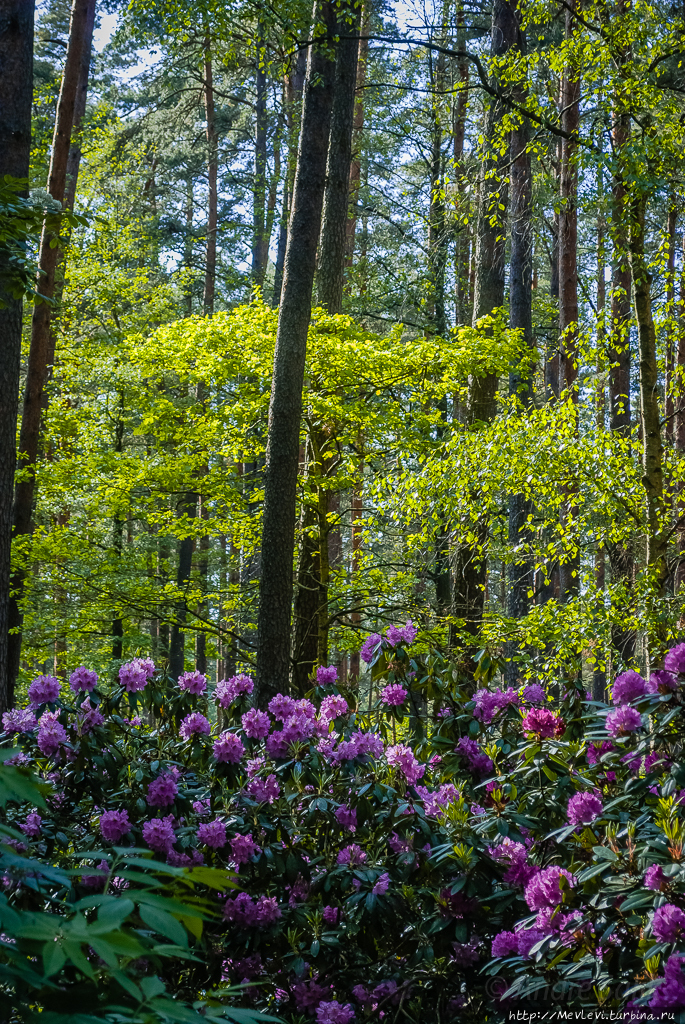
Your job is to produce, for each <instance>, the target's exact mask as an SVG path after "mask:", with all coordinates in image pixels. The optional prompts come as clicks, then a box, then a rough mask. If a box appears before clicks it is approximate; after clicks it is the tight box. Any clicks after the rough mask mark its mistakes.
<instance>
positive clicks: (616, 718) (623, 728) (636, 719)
mask: <svg viewBox="0 0 685 1024" xmlns="http://www.w3.org/2000/svg"><path fill="white" fill-rule="evenodd" d="M606 724H607V732H608V733H611V735H612V736H628V735H629V734H630V733H631V732H635V730H636V729H639V728H640V726H641V725H642V718H641V716H640V712H639V711H638V710H637V708H631V707H630V706H629V705H623V706H622V707H619V708H616V710H615V711H610V712H609V714H608V715H607V721H606Z"/></svg>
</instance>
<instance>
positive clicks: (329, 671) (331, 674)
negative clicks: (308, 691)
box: [316, 665, 338, 686]
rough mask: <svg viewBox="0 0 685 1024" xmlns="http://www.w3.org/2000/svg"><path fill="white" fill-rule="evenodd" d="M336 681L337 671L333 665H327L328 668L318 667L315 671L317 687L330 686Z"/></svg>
mask: <svg viewBox="0 0 685 1024" xmlns="http://www.w3.org/2000/svg"><path fill="white" fill-rule="evenodd" d="M337 680H338V670H337V668H336V667H335V665H329V666H328V668H324V666H323V665H319V667H318V668H317V670H316V681H317V683H318V685H319V686H332V685H333V683H335V682H337Z"/></svg>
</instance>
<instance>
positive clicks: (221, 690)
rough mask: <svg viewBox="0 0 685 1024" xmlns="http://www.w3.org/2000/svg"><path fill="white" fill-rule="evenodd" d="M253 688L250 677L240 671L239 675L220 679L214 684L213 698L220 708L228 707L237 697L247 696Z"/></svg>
mask: <svg viewBox="0 0 685 1024" xmlns="http://www.w3.org/2000/svg"><path fill="white" fill-rule="evenodd" d="M253 690H254V683H253V681H252V679H251V678H250V676H246V675H244V674H243V673H242V672H241V673H240V675H237V676H231V678H230V679H221V680H220V681H219V682H218V683H217V684H216V690H215V691H214V700H215V701H216V702H217V703H218V704H220V705H221V707H222V708H230V706H231V704H232V703H233V701H234V700H237V699H238V697H248V696H249V695H250V694H251V693H252V691H253Z"/></svg>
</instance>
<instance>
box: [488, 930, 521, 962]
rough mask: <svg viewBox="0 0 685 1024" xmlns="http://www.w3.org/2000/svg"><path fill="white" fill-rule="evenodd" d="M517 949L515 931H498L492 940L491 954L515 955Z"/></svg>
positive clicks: (517, 942) (494, 955)
mask: <svg viewBox="0 0 685 1024" xmlns="http://www.w3.org/2000/svg"><path fill="white" fill-rule="evenodd" d="M518 951H519V941H518V935H516V933H515V932H499V933H498V934H497V935H495V937H494V939H493V940H492V955H493V957H496V956H512V955H513V956H517V955H518Z"/></svg>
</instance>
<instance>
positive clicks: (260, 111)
mask: <svg viewBox="0 0 685 1024" xmlns="http://www.w3.org/2000/svg"><path fill="white" fill-rule="evenodd" d="M256 48H257V67H256V71H255V86H256V100H255V158H254V183H253V202H252V287H253V288H262V287H263V286H264V276H265V274H266V265H267V261H268V258H269V241H268V238H266V237H265V235H266V231H265V227H266V225H265V219H266V134H267V126H268V121H267V111H266V51H265V40H264V25H263V23H262V22H260V23H259V25H258V29H257V39H256Z"/></svg>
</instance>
